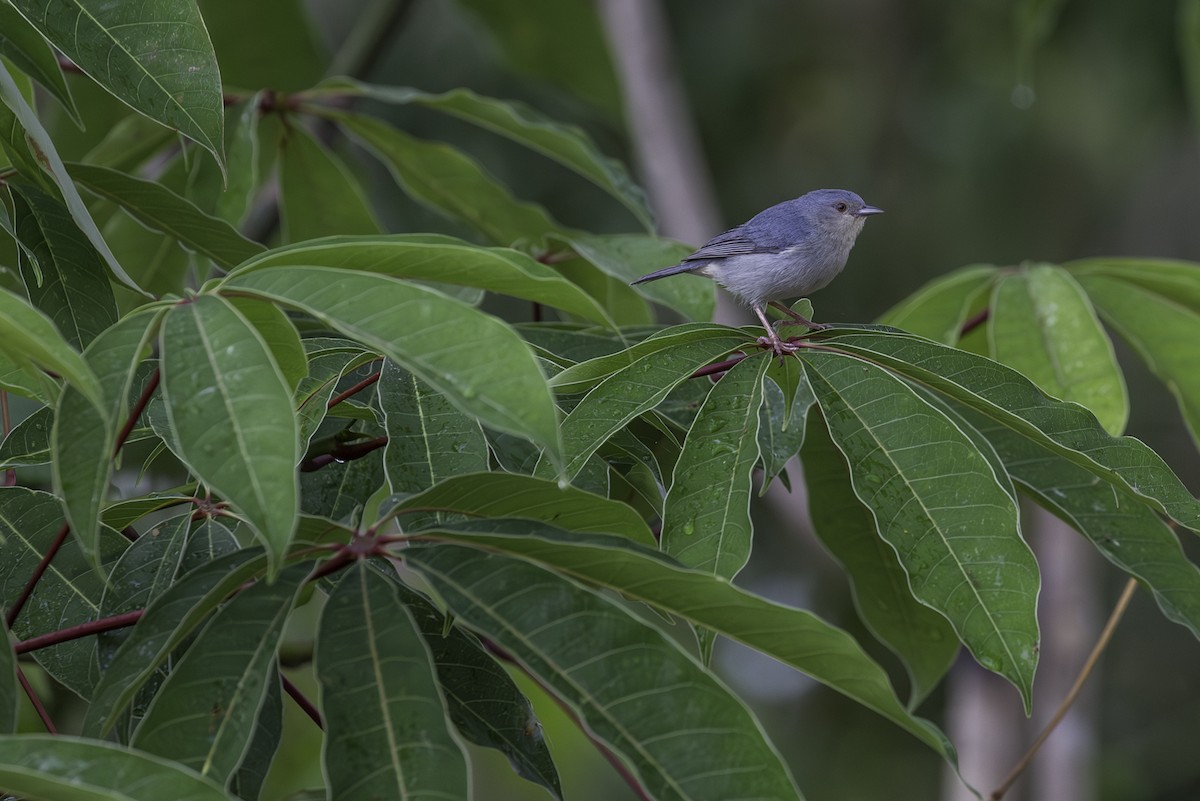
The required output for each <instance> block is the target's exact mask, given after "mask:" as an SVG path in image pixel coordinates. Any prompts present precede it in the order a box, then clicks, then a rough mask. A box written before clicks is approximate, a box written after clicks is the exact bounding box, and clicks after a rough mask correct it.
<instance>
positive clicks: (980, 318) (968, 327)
mask: <svg viewBox="0 0 1200 801" xmlns="http://www.w3.org/2000/svg"><path fill="white" fill-rule="evenodd" d="M991 311H992V310H991V309H990V308H989V307H987V306H984V307H983V309H982V310H981V311H980V312H979V313H978V314H976V315H975V316H974V317H972V318H971V319H969V320H967V321H966V322H964V323H963V324H962V328H960V329H959V331H958V335H959V337H965V336H966V335H967V334H969V333H971V332H972V331H974V330H975V329H976V328H978V327H979V326H981V325H983V324H984V323H986V322H987V319H988V316H989V315H990V314H991Z"/></svg>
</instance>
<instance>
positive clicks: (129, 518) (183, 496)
mask: <svg viewBox="0 0 1200 801" xmlns="http://www.w3.org/2000/svg"><path fill="white" fill-rule="evenodd" d="M195 492H196V482H194V481H189V482H188V483H187V484H183V485H181V486H178V487H174V488H172V489H169V490H163V491H162V492H149V493H146V494H145V495H141V496H139V497H136V498H130V499H128V500H124V501H113V502H112V503H110V504H109V505H107V506H105V507H104V511H103V513H102V520H103V521H104V525H106V526H112V527H113V528H115V529H122V528H125V527H126V526H128V525H132V524H133V523H136V522H137V521H139V520H141V519H142V518H143V517H145V516H146V515H148V514H150V513H152V512H157V511H160V510H162V509H167V508H170V507H172V506H181V505H183V504H185V503H188V502H190V501H191V499H192V498H193V497H194V493H195Z"/></svg>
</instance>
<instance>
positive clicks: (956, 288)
mask: <svg viewBox="0 0 1200 801" xmlns="http://www.w3.org/2000/svg"><path fill="white" fill-rule="evenodd" d="M999 272H1000V271H999V269H998V268H996V267H993V266H992V265H990V264H972V265H970V266H968V267H961V268H959V269H957V270H955V271H954V272H952V273H949V274H947V275H944V276H942V277H940V278H936V279H934V280H933V281H930V282H929V283H928V284H926V285H925V286H923V287H921V289H919V290H917V291H916V292H914V293H913V294H912V295H909V296H908V298H906V299H905V300H903V301H901V302H900V303H899V304H897V305H896V306H893V307H892V308H891V309H889V310H888V311H887V312H886V313H885V314H884V315H883V316H882V317H880V318H879V322H881V323H883V324H884V325H890V326H893V327H895V328H902V329H904V330H905V331H908V332H909V333H911V334H916V335H917V336H921V337H927V338H929V339H932V340H934V341H937V342H941V343H943V344H945V345H953V344H955V343H956V342H958V338H959V333H960V332H961V331H962V327H963V323H964V322H966V319H967V312H968V310H969V309H970V308H971V302H972V300H973V299H974V298H975V297H976V296H977V295H979V293H981V292H983V291H984V290H985V289H986V288H987V287H988V286H989V285H990V284H991V283H992V281H994V280H995V279H996V276H997V275H998V274H999Z"/></svg>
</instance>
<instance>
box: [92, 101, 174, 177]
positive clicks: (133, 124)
mask: <svg viewBox="0 0 1200 801" xmlns="http://www.w3.org/2000/svg"><path fill="white" fill-rule="evenodd" d="M175 139H176V134H175V132H174V131H172V130H170V129H168V128H164V127H162V126H161V125H159V124H158V123H156V122H155V121H154V120H151V119H150V118H148V117H143V116H142V115H141V114H129V115H127V116H125V117H123V118H122V119H121V120H120V121H118V122H117V123H116V124H115V125H113V126H112V127H111V128H109V130H108V132H107V133H105V135H104V138H103V139H101V140H100V141H99V142H98V143H97V144H95V145H94V146H93V147H92V149H91V150H89V151H88V152H87V153H86V154H85V155H84V157H83V158H82V159H81V160H82V161H84V162H86V163H88V164H96V165H99V166H101V167H111V168H112V169H114V170H121V171H123V172H133V171H135V170H137V168H138V167H141V166H142V165H143V164H145V163H146V161H147V160H148V159H149V158H150V157H151V156H153V155H154V154H155V153H157V152H159V151H160V150H162V149H163V148H165V147H167V146H168V145H169V144H170V143H172V142H174V141H175Z"/></svg>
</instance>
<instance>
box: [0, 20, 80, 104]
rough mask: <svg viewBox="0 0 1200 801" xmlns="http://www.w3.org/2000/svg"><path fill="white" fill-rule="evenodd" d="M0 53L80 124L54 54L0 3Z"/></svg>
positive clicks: (38, 34) (34, 33)
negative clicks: (39, 85) (41, 87)
mask: <svg viewBox="0 0 1200 801" xmlns="http://www.w3.org/2000/svg"><path fill="white" fill-rule="evenodd" d="M0 55H3V56H4V57H5V58H7V59H8V60H9V61H11V62H12V63H13V64H14V65H15V66H16V67H17V69H19V70H21V71H22V72H24V73H25V74H26V75H28V76H29V77H31V78H33V79H34V80H36V81H37V82H38V83H40V84H41V85H42V86H43V87H44V88H45V89H46V91H48V92H49V93H50V94H51V95H53V96H54V99H55V100H57V101H58V102H59V103H60V104H62V107H63V109H64V110H66V112H67V114H69V115H70V117H71V119H72V120H74V121H75V124H76V125H79V126H80V127H83V123H82V120H81V119H80V118H79V109H78V108H76V107H75V98H73V97H71V90H70V89H68V88H67V80H66V78H64V77H63V72H62V68H61V67H60V66H59V65H58V57H57V56H55V55H54V51H53V50H51V49H50V46H49V45H47V44H46V40H45V39H43V38H42V35H41V34H40V33H38V32H37V31H36V30H35V29H34V27H33V26H32V25H30V24H29V23H28V22H26V21H25V18H24V17H22V16H21V15H20V14H19V13H18V12H17V10H16V9H15V8H13V7H12V6H11V5H9V4H8V3H0Z"/></svg>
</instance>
